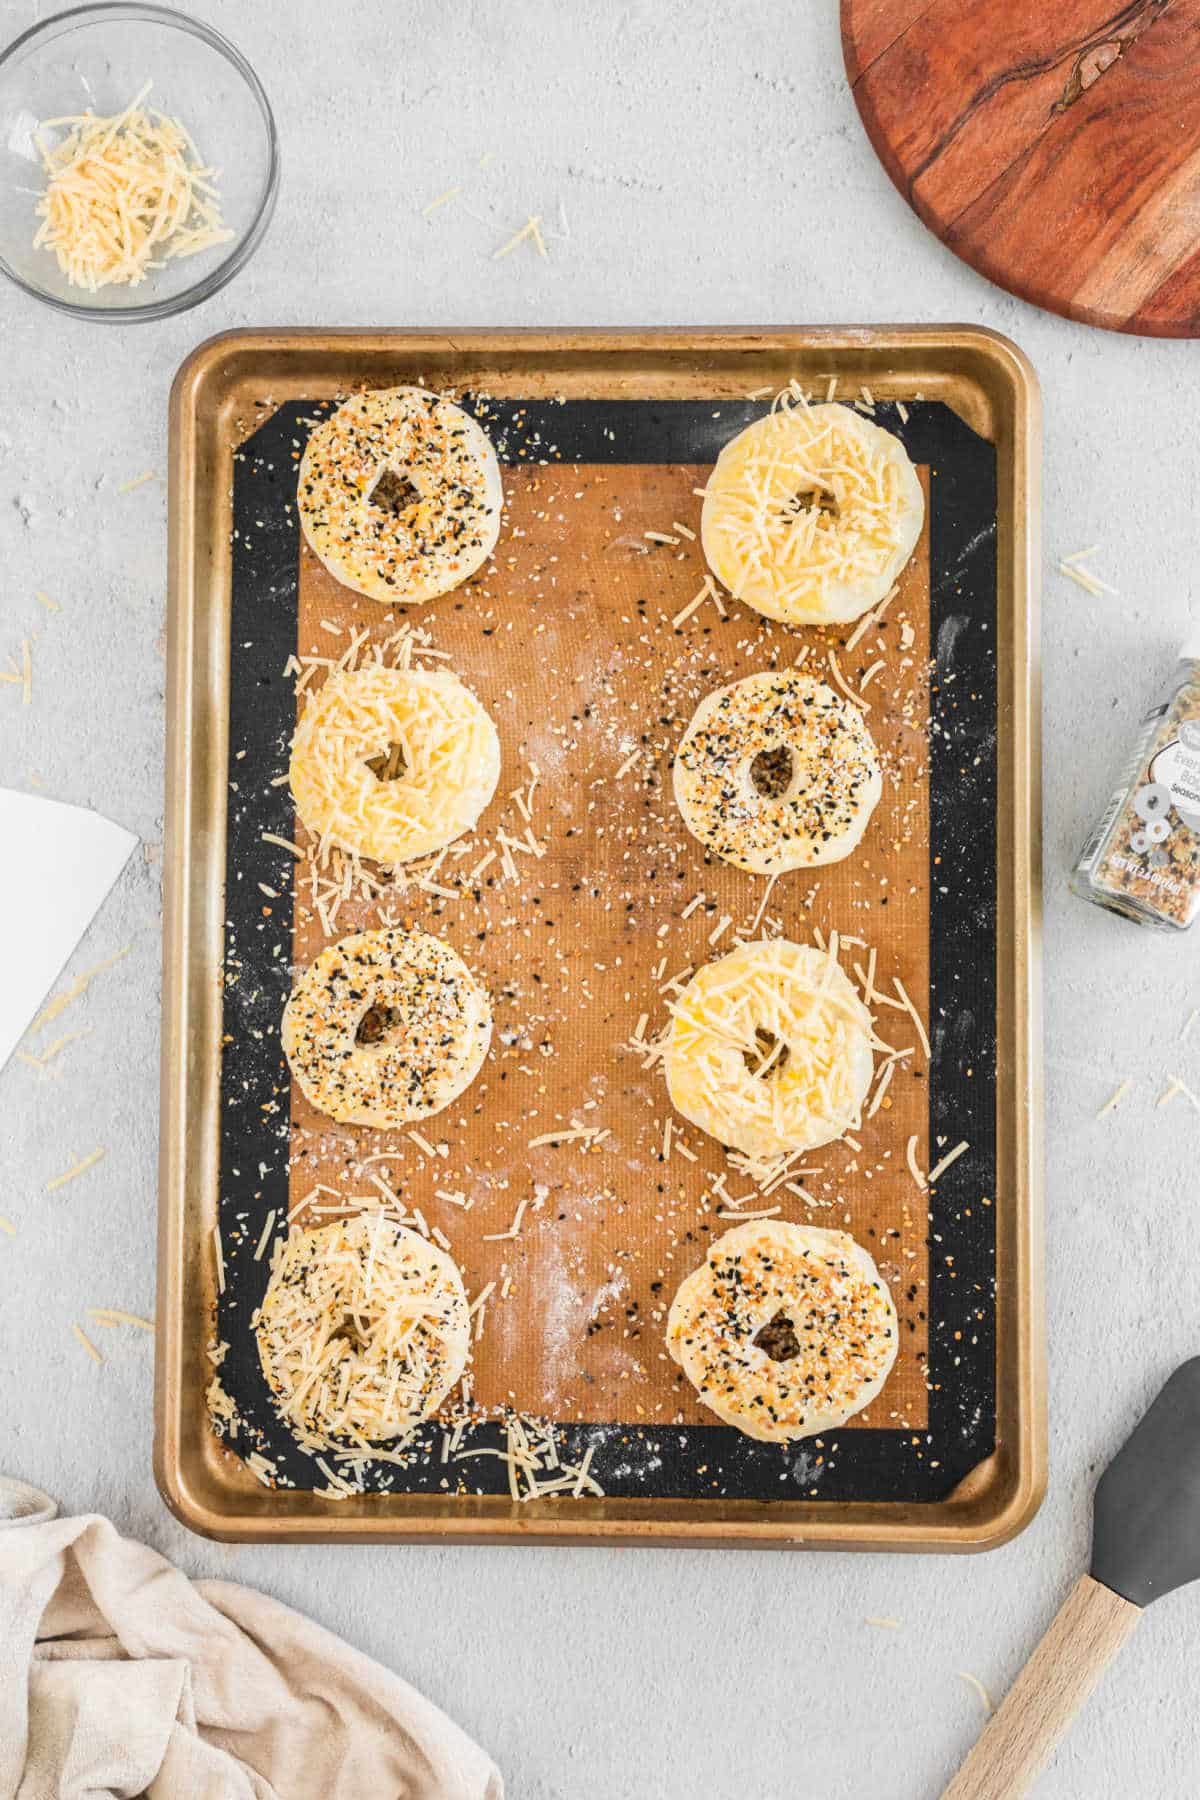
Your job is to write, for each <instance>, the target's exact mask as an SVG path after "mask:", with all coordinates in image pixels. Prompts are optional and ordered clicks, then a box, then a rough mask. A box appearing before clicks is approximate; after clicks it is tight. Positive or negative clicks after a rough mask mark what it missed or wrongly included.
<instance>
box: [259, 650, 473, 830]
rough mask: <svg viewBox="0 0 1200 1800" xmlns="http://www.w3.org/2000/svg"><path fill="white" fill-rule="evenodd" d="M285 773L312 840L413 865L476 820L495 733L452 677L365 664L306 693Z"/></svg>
mask: <svg viewBox="0 0 1200 1800" xmlns="http://www.w3.org/2000/svg"><path fill="white" fill-rule="evenodd" d="M289 778H290V780H291V787H292V796H293V798H294V799H295V802H296V810H297V812H298V813H299V814H300V817H301V818H302V819H303V821H304V823H305V824H306V825H307V826H308V829H309V830H310V831H311V832H312V833H313V835H314V837H317V838H321V839H323V840H325V841H327V842H328V843H330V844H335V845H337V846H338V847H339V848H340V849H343V850H349V851H351V852H353V853H355V854H357V855H359V856H368V857H371V858H372V859H373V860H375V861H377V862H381V863H389V864H396V863H405V862H411V861H412V860H413V858H414V857H419V856H427V855H429V854H430V853H431V852H432V851H434V850H441V849H442V848H443V847H444V846H445V845H446V844H450V843H453V841H454V839H455V838H457V837H461V836H462V834H463V832H464V831H470V830H471V828H472V827H473V826H474V824H475V823H476V821H477V819H478V818H479V815H480V813H482V812H483V810H484V808H485V807H486V806H487V805H488V802H489V801H490V800H491V798H492V795H493V794H494V793H495V791H496V783H497V781H498V780H499V779H500V740H499V738H498V737H497V735H496V727H495V726H494V725H493V723H492V721H491V719H490V718H489V717H488V715H487V713H486V712H485V711H484V709H483V707H482V706H481V705H480V703H479V701H478V700H477V699H476V698H475V696H474V694H473V693H472V692H471V690H470V688H468V687H465V686H464V685H463V683H462V682H461V681H460V680H459V679H458V676H457V675H452V674H451V673H450V672H449V671H448V670H443V669H389V668H385V667H384V666H383V665H382V664H381V663H371V664H368V665H367V666H366V667H365V668H362V669H353V670H347V671H344V672H341V673H337V674H334V675H331V676H330V678H329V680H328V681H327V682H326V683H325V685H324V687H323V688H322V689H321V690H320V692H319V693H318V694H316V695H315V696H313V697H312V698H311V699H310V700H309V702H308V704H307V706H306V708H305V711H304V714H303V716H302V718H301V720H300V723H299V725H298V726H297V728H296V735H295V737H294V738H293V740H292V759H291V765H290V768H289Z"/></svg>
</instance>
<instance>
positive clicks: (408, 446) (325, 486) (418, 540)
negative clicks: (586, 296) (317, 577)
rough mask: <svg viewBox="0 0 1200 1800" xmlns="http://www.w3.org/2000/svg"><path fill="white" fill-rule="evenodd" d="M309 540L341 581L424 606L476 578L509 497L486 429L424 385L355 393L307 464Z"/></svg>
mask: <svg viewBox="0 0 1200 1800" xmlns="http://www.w3.org/2000/svg"><path fill="white" fill-rule="evenodd" d="M297 504H298V507H299V511H300V522H301V524H302V526H303V527H304V535H305V537H306V538H307V539H308V541H309V543H310V544H311V546H312V548H313V550H314V552H315V553H316V555H317V556H318V557H319V558H320V560H321V561H322V562H323V563H324V565H325V567H326V568H327V569H328V570H329V572H330V574H331V575H334V576H336V577H337V579H338V580H339V581H341V582H343V583H344V584H345V585H346V586H347V587H350V588H354V589H355V591H356V592H358V593H360V594H365V595H367V597H368V599H371V600H382V601H383V602H384V603H385V604H388V605H391V604H395V605H399V606H415V605H419V604H420V603H421V602H423V601H425V600H433V599H435V598H436V597H437V595H439V594H445V593H448V592H449V591H450V589H451V588H454V587H457V586H458V584H459V583H460V582H461V581H466V579H467V577H468V576H470V575H473V574H474V573H475V571H476V569H478V568H479V567H480V566H481V565H482V564H483V563H484V562H486V560H487V558H488V557H489V556H490V555H491V553H492V551H493V550H494V549H495V547H496V539H497V537H498V536H499V533H500V513H501V508H502V507H503V504H504V493H503V489H502V486H501V482H500V465H499V463H498V462H497V461H496V452H495V451H494V450H493V448H492V445H491V442H490V440H489V438H488V436H487V433H486V432H485V431H484V430H483V428H482V426H481V425H479V424H477V422H476V421H475V420H474V419H473V418H471V416H470V414H469V413H466V412H464V411H463V409H462V407H461V406H456V405H455V403H454V402H453V401H452V400H446V399H443V398H442V397H441V396H440V395H438V394H431V393H429V392H427V391H426V389H424V388H415V387H401V388H382V389H378V390H375V391H373V392H370V393H365V394H355V395H353V397H352V398H351V399H349V400H347V401H345V402H344V404H343V405H341V406H339V407H338V409H337V411H336V412H335V413H333V414H332V415H331V416H330V417H329V418H328V419H326V420H324V421H323V422H322V423H321V424H320V425H317V426H316V427H315V428H314V430H313V432H312V434H311V436H310V437H309V440H308V443H307V445H306V446H305V450H304V455H303V457H302V458H301V462H300V480H299V486H298V489H297Z"/></svg>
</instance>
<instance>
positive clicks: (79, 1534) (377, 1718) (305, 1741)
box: [0, 1482, 503, 1800]
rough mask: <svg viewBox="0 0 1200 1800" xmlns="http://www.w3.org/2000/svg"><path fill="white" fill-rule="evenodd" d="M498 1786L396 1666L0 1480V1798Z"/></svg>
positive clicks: (243, 1799) (233, 1798) (443, 1795)
mask: <svg viewBox="0 0 1200 1800" xmlns="http://www.w3.org/2000/svg"><path fill="white" fill-rule="evenodd" d="M141 1795H147V1796H149V1797H150V1800H168V1797H170V1800H503V1785H502V1783H501V1780H500V1776H499V1774H498V1773H497V1771H496V1769H495V1767H494V1765H493V1764H492V1762H491V1760H490V1758H489V1757H487V1756H486V1755H485V1754H484V1752H483V1751H482V1750H481V1749H479V1747H478V1746H477V1745H476V1744H474V1743H472V1742H471V1740H470V1738H468V1737H467V1736H466V1735H465V1734H464V1733H463V1732H462V1731H460V1730H459V1728H458V1726H457V1725H455V1724H453V1723H452V1721H451V1720H450V1719H448V1718H447V1717H446V1715H445V1714H444V1713H442V1712H439V1711H438V1709H437V1708H436V1707H435V1706H432V1705H430V1703H429V1701H428V1700H424V1699H422V1697H421V1695H420V1694H418V1693H416V1692H415V1691H414V1690H413V1689H412V1688H410V1687H409V1686H408V1685H407V1683H406V1682H403V1681H401V1680H400V1679H399V1677H398V1676H396V1675H392V1674H390V1673H389V1672H388V1670H386V1669H384V1668H381V1667H380V1665H379V1664H378V1663H375V1662H372V1661H371V1660H370V1658H369V1657H366V1656H362V1655H360V1654H359V1652H358V1651H356V1650H352V1649H350V1647H349V1645H347V1644H344V1643H343V1642H342V1640H341V1639H340V1638H337V1637H334V1636H333V1634H332V1633H331V1632H328V1631H324V1630H322V1628H321V1627H320V1626H319V1625H314V1624H313V1623H312V1622H311V1621H310V1620H308V1619H305V1618H302V1617H301V1616H300V1614H299V1613H294V1612H292V1611H291V1609H290V1608H289V1607H286V1606H281V1605H280V1604H279V1603H278V1601H275V1600H269V1599H268V1598H267V1596H266V1595H265V1594H259V1593H256V1592H255V1591H254V1590H253V1589H252V1588H245V1587H239V1586H238V1585H236V1584H235V1583H234V1582H230V1581H195V1582H193V1581H189V1580H188V1578H187V1576H186V1575H184V1574H183V1573H182V1572H181V1571H180V1570H179V1569H177V1568H175V1567H174V1565H173V1564H172V1563H169V1562H168V1561H167V1559H166V1558H165V1557H164V1556H160V1555H159V1554H158V1552H157V1551H156V1550H151V1549H149V1548H148V1547H147V1546H146V1545H145V1544H138V1543H135V1542H134V1541H133V1540H132V1539H130V1538H123V1537H121V1536H120V1534H119V1533H118V1532H117V1531H116V1530H115V1529H114V1527H113V1526H112V1525H111V1524H110V1522H109V1521H108V1520H107V1519H103V1518H99V1517H98V1516H97V1515H95V1514H88V1515H85V1516H84V1517H83V1518H78V1519H57V1518H55V1517H54V1507H53V1505H52V1503H50V1502H48V1501H47V1500H46V1498H45V1496H44V1495H42V1494H39V1493H38V1492H37V1490H36V1489H31V1488H26V1487H24V1486H23V1485H22V1484H20V1483H17V1482H0V1800H102V1797H103V1796H114V1797H118V1796H119V1797H120V1800H137V1797H138V1796H141Z"/></svg>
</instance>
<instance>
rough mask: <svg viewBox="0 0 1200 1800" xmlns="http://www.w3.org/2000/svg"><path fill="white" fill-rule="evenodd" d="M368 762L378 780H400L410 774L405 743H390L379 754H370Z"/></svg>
mask: <svg viewBox="0 0 1200 1800" xmlns="http://www.w3.org/2000/svg"><path fill="white" fill-rule="evenodd" d="M366 763H367V767H368V769H370V771H371V773H372V775H374V777H375V779H376V780H377V781H399V780H400V779H401V777H402V776H404V775H407V774H408V758H407V756H405V754H404V745H403V744H389V745H388V747H387V749H386V750H382V751H381V752H380V754H379V755H378V756H368V757H367V759H366Z"/></svg>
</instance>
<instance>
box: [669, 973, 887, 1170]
mask: <svg viewBox="0 0 1200 1800" xmlns="http://www.w3.org/2000/svg"><path fill="white" fill-rule="evenodd" d="M876 1043H877V1039H876V1037H875V1031H874V1026H873V1023H872V1020H871V1015H870V1013H869V1012H868V1011H867V1009H866V1007H865V1006H864V1005H863V1003H862V1001H861V1000H860V999H859V997H858V994H857V993H856V992H855V990H854V987H853V986H852V985H851V982H850V980H849V978H848V977H847V975H846V974H845V972H844V970H843V969H842V967H841V965H840V963H839V962H838V960H837V958H836V956H833V955H831V954H830V953H829V952H828V951H826V950H818V949H817V948H816V947H815V946H814V945H805V944H793V943H790V942H789V941H788V940H787V939H786V938H772V939H770V940H766V941H762V942H758V943H752V944H740V945H739V946H738V948H737V949H736V950H731V951H730V952H729V954H728V956H722V957H720V958H719V959H718V960H717V961H716V962H711V963H706V964H705V966H704V967H703V968H701V969H698V970H697V971H696V973H695V974H694V975H693V976H692V978H691V980H690V981H689V982H688V984H687V986H686V987H685V988H684V990H683V993H682V994H681V995H680V996H679V999H678V1001H677V1002H676V1005H675V1007H674V1011H673V1014H672V1018H671V1027H670V1031H669V1033H668V1036H667V1043H666V1048H665V1050H664V1052H663V1068H664V1070H665V1072H666V1077H667V1091H668V1093H669V1094H670V1096H671V1103H672V1105H673V1106H674V1107H675V1108H676V1109H677V1111H679V1112H681V1113H682V1114H683V1116H684V1117H685V1118H686V1119H690V1120H691V1122H692V1124H693V1125H698V1126H699V1127H700V1129H701V1130H702V1131H706V1132H707V1133H708V1134H709V1136H710V1137H714V1138H716V1139H717V1141H718V1143H721V1144H725V1145H726V1146H727V1147H728V1148H730V1149H734V1150H738V1151H740V1152H741V1153H742V1155H743V1156H747V1157H752V1158H755V1159H762V1160H764V1161H765V1160H769V1159H770V1158H772V1157H775V1156H781V1155H784V1154H786V1153H787V1152H789V1151H792V1150H811V1149H815V1148H816V1147H817V1146H818V1145H819V1144H829V1143H832V1142H833V1141H834V1140H835V1139H836V1138H840V1137H842V1136H844V1135H845V1133H846V1132H847V1131H851V1130H853V1128H854V1127H855V1126H856V1125H857V1124H858V1121H859V1118H860V1115H861V1111H862V1104H863V1101H864V1100H865V1098H866V1096H867V1092H868V1090H869V1088H870V1086H871V1077H872V1075H873V1073H874V1067H875V1058H874V1050H875V1045H876Z"/></svg>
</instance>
